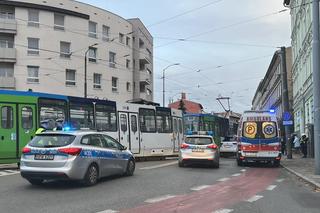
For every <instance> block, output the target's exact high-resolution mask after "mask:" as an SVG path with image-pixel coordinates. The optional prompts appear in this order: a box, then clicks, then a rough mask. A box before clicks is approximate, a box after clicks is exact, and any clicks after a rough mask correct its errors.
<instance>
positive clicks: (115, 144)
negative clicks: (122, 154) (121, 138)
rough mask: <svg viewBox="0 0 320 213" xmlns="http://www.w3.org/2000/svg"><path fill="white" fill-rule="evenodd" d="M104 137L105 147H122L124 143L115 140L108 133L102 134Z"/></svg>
mask: <svg viewBox="0 0 320 213" xmlns="http://www.w3.org/2000/svg"><path fill="white" fill-rule="evenodd" d="M102 138H103V139H104V140H103V142H104V147H106V148H109V149H119V150H120V149H122V145H121V144H119V143H118V142H117V141H115V140H114V139H113V138H111V137H109V136H107V135H102Z"/></svg>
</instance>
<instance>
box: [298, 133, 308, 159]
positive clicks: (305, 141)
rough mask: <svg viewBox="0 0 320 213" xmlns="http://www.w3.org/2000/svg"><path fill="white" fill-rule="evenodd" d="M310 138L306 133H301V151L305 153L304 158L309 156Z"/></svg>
mask: <svg viewBox="0 0 320 213" xmlns="http://www.w3.org/2000/svg"><path fill="white" fill-rule="evenodd" d="M308 141H309V138H308V137H307V135H306V134H305V133H303V134H302V135H301V139H300V143H301V152H302V154H303V156H302V158H306V157H307V144H308Z"/></svg>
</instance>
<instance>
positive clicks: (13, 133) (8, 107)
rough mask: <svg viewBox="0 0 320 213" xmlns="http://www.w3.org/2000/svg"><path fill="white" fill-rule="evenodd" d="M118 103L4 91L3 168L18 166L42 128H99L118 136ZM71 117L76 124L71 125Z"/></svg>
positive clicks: (0, 93)
mask: <svg viewBox="0 0 320 213" xmlns="http://www.w3.org/2000/svg"><path fill="white" fill-rule="evenodd" d="M116 116H117V114H116V102H114V101H107V100H97V99H89V98H87V99H84V98H77V97H70V96H63V95H53V94H46V93H36V92H29V91H28V92H21V91H9V90H0V121H1V123H0V164H4V163H16V162H18V161H19V159H20V153H21V150H22V148H23V147H24V146H25V145H26V144H27V143H28V142H29V141H30V140H31V139H32V138H33V137H34V135H35V132H36V130H37V129H38V128H39V127H44V128H46V129H48V130H53V129H54V128H55V127H58V126H61V125H65V124H70V125H73V127H76V128H77V129H79V128H88V129H92V128H93V127H97V126H99V129H101V130H102V131H108V132H113V133H114V135H117V134H118V133H117V117H116ZM70 117H71V118H72V122H70V120H71V119H70Z"/></svg>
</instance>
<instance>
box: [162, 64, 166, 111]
mask: <svg viewBox="0 0 320 213" xmlns="http://www.w3.org/2000/svg"><path fill="white" fill-rule="evenodd" d="M164 72H165V69H163V71H162V106H163V107H165V100H166V99H165V83H164V80H165V76H164Z"/></svg>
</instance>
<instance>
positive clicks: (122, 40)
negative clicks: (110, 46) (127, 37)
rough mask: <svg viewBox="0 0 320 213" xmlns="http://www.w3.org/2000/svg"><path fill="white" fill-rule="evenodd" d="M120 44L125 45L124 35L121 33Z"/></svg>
mask: <svg viewBox="0 0 320 213" xmlns="http://www.w3.org/2000/svg"><path fill="white" fill-rule="evenodd" d="M119 42H120V43H121V44H124V35H123V34H122V33H119Z"/></svg>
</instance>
